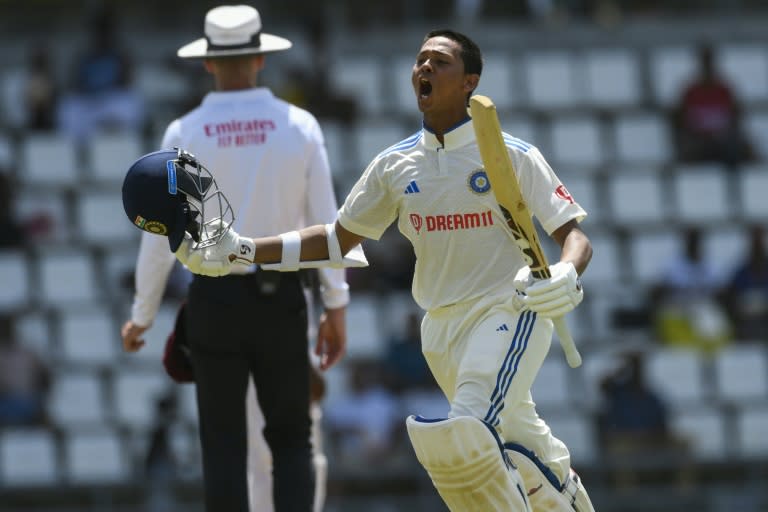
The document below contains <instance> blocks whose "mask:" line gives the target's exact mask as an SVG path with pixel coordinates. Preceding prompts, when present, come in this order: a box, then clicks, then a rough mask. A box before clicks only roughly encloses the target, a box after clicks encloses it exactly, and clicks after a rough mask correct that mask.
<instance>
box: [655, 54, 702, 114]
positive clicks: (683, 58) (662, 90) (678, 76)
mask: <svg viewBox="0 0 768 512" xmlns="http://www.w3.org/2000/svg"><path fill="white" fill-rule="evenodd" d="M649 60H650V63H649V73H648V76H649V78H650V79H651V90H652V91H653V98H654V99H655V100H656V103H657V104H658V105H659V106H662V107H670V106H672V105H674V104H675V103H676V102H677V101H678V99H679V98H680V95H681V94H682V90H683V87H684V86H685V85H686V84H687V83H688V81H689V80H691V79H693V77H694V76H695V75H696V73H697V71H698V63H697V60H696V51H695V47H694V46H692V45H691V46H660V47H657V48H654V49H652V50H651V51H650V54H649Z"/></svg>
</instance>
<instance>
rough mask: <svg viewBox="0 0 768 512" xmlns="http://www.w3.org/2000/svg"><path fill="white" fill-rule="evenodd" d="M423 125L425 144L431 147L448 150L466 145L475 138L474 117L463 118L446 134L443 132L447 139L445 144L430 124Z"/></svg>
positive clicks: (444, 137) (444, 138)
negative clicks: (438, 138)
mask: <svg viewBox="0 0 768 512" xmlns="http://www.w3.org/2000/svg"><path fill="white" fill-rule="evenodd" d="M422 126H423V128H422V131H423V133H424V144H425V145H426V146H427V148H429V149H434V150H437V149H445V150H446V151H450V150H452V149H456V148H460V147H462V146H466V145H467V144H469V143H470V142H472V141H473V140H475V130H474V128H473V127H472V118H470V117H467V118H466V119H463V120H462V121H461V122H459V123H458V124H456V125H455V126H454V127H453V128H451V129H450V130H448V131H447V132H445V134H443V140H444V141H445V144H441V143H440V141H439V140H437V136H436V135H435V132H433V131H432V129H431V128H430V127H429V126H427V125H425V124H423V125H422Z"/></svg>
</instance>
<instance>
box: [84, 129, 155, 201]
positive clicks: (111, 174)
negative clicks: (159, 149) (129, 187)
mask: <svg viewBox="0 0 768 512" xmlns="http://www.w3.org/2000/svg"><path fill="white" fill-rule="evenodd" d="M86 150H87V156H86V158H87V162H88V170H89V171H90V172H89V173H88V178H89V179H90V180H93V181H98V182H103V183H106V184H109V185H113V186H115V187H116V190H119V189H120V186H122V183H123V178H124V177H125V173H126V172H127V171H128V168H129V167H130V166H131V164H132V163H133V162H134V161H135V160H136V159H137V158H139V157H140V156H142V155H143V154H144V153H146V151H144V144H143V142H142V140H141V135H140V134H139V133H135V132H133V131H127V132H100V133H97V134H95V135H94V136H93V137H92V138H91V139H90V140H89V141H88V145H87V146H86Z"/></svg>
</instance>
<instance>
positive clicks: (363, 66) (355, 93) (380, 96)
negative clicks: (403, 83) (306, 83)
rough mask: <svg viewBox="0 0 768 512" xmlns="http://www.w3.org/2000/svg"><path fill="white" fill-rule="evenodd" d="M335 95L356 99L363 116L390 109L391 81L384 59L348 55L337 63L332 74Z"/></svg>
mask: <svg viewBox="0 0 768 512" xmlns="http://www.w3.org/2000/svg"><path fill="white" fill-rule="evenodd" d="M328 77H329V78H330V81H331V86H332V88H333V90H334V91H336V92H338V93H340V94H344V95H348V96H349V97H350V98H355V99H356V100H357V103H358V107H359V108H360V110H361V112H360V114H362V115H363V116H367V115H371V114H378V113H380V112H382V110H384V108H385V107H386V101H385V100H386V93H387V88H386V84H387V78H389V77H388V75H387V74H385V69H384V66H383V65H382V61H381V59H377V58H371V56H370V55H365V56H350V55H344V56H339V57H338V58H336V59H333V61H332V64H331V69H330V70H329V72H328Z"/></svg>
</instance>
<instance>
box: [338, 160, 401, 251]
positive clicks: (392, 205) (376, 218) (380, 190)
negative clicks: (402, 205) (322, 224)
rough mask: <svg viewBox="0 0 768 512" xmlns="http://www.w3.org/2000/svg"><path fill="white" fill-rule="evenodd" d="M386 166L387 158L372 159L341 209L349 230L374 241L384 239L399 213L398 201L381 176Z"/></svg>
mask: <svg viewBox="0 0 768 512" xmlns="http://www.w3.org/2000/svg"><path fill="white" fill-rule="evenodd" d="M384 167H385V162H384V161H383V160H374V161H373V162H371V164H370V165H369V166H368V168H367V169H366V170H365V172H364V173H363V175H362V176H361V177H360V179H359V180H357V183H355V185H354V186H353V187H352V190H351V191H350V192H349V195H348V196H347V199H346V201H344V204H343V205H342V206H341V209H340V210H339V222H340V223H341V225H342V226H344V228H345V229H347V230H349V231H351V232H352V233H356V234H358V235H360V236H363V237H365V238H370V239H371V240H378V239H380V238H381V235H383V234H384V231H386V229H387V228H388V227H389V225H390V224H392V222H394V220H395V219H396V218H397V213H398V203H397V202H396V201H394V200H393V199H392V195H391V194H390V191H389V187H388V186H387V183H386V180H385V179H384V177H383V176H382V175H381V173H382V172H383V169H384Z"/></svg>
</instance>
